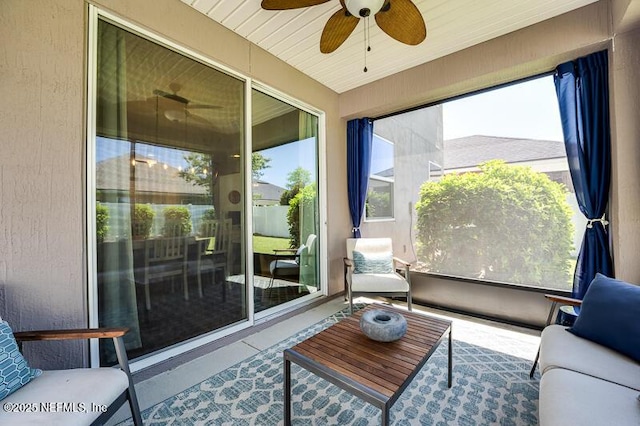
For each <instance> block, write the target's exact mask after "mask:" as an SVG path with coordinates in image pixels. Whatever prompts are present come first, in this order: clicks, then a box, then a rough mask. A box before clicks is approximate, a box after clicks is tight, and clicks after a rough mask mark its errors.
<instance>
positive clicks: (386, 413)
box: [381, 404, 390, 426]
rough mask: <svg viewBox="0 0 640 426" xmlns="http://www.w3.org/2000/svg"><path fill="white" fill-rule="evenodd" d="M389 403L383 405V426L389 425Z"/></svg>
mask: <svg viewBox="0 0 640 426" xmlns="http://www.w3.org/2000/svg"><path fill="white" fill-rule="evenodd" d="M389 408H390V407H389V404H384V407H382V422H381V423H382V426H389Z"/></svg>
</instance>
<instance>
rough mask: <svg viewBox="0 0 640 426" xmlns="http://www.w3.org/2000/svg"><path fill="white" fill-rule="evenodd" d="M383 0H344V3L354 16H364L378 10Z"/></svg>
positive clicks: (373, 13)
mask: <svg viewBox="0 0 640 426" xmlns="http://www.w3.org/2000/svg"><path fill="white" fill-rule="evenodd" d="M384 2H385V0H345V2H344V5H345V7H346V8H347V10H348V11H349V13H350V14H352V15H353V16H355V17H360V18H366V17H367V16H372V15H375V14H376V13H378V12H380V9H382V6H383V5H384Z"/></svg>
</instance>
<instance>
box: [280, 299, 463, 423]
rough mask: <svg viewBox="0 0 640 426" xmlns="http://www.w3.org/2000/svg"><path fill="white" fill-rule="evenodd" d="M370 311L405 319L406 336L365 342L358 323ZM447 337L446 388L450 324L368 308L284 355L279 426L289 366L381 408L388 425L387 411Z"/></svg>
mask: <svg viewBox="0 0 640 426" xmlns="http://www.w3.org/2000/svg"><path fill="white" fill-rule="evenodd" d="M369 309H383V310H389V311H395V312H400V313H401V314H402V315H403V316H404V317H405V318H406V319H407V334H405V335H404V337H402V338H401V339H400V340H397V341H395V342H389V343H382V342H375V341H373V340H371V339H369V338H368V337H366V336H365V335H364V334H363V333H362V331H360V317H361V316H362V313H363V312H364V311H365V310H369ZM447 335H448V336H447ZM446 337H448V338H449V359H448V385H449V387H451V376H452V348H453V346H452V340H451V321H446V320H442V319H439V318H434V317H431V316H427V315H422V314H416V313H412V312H406V311H400V310H398V309H395V308H392V307H388V306H383V305H371V306H369V307H367V308H366V309H364V310H361V311H359V312H357V313H356V314H354V315H353V316H352V317H349V318H346V319H343V320H342V321H340V322H338V323H336V324H334V325H332V326H331V327H329V328H327V329H326V330H323V331H321V332H320V333H318V334H316V335H315V336H312V337H310V338H309V339H307V340H305V341H304V342H301V343H298V344H297V345H296V346H294V347H293V348H290V349H285V350H284V354H283V356H284V424H285V425H290V424H291V363H292V362H295V363H296V364H298V365H300V366H301V367H302V368H305V369H307V370H309V371H310V372H312V373H314V374H316V375H317V376H319V377H322V378H323V379H325V380H327V381H329V382H331V383H333V384H334V385H336V386H338V387H340V388H342V389H344V390H346V391H347V392H350V393H351V394H353V395H355V396H357V397H359V398H362V399H363V400H365V401H367V402H369V403H370V404H372V405H374V406H376V407H378V408H380V409H381V410H382V424H383V425H388V424H389V409H390V408H391V406H392V405H393V403H394V402H395V401H396V400H397V399H398V397H399V396H400V395H401V394H402V392H403V391H404V390H405V388H406V387H407V386H408V385H409V383H411V380H413V378H414V377H415V375H416V374H418V372H419V371H420V369H421V368H422V366H424V364H425V363H426V362H427V360H428V359H429V357H430V356H431V355H432V354H433V353H434V352H435V350H436V348H437V347H438V345H439V344H440V343H441V342H442V340H443V339H445V338H446Z"/></svg>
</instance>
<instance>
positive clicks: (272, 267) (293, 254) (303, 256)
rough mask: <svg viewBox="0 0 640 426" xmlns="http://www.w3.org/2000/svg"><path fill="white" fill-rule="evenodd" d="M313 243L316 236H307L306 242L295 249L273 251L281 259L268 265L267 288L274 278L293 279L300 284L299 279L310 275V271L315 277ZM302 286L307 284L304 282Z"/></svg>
mask: <svg viewBox="0 0 640 426" xmlns="http://www.w3.org/2000/svg"><path fill="white" fill-rule="evenodd" d="M315 242H316V235H315V234H309V236H308V237H307V241H306V242H305V243H304V244H302V245H301V246H300V247H298V248H297V249H276V250H274V252H275V253H276V255H277V256H278V257H281V258H278V259H276V260H274V261H272V262H271V263H270V264H269V272H270V273H271V279H270V280H269V287H271V286H273V281H274V279H275V278H276V277H281V278H285V279H286V278H294V277H295V280H296V281H298V282H300V281H301V277H308V276H310V275H311V269H313V276H314V277H315ZM303 281H304V280H303ZM314 281H315V280H314ZM303 284H309V283H306V282H304V283H303Z"/></svg>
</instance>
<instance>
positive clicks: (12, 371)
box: [0, 321, 42, 399]
mask: <svg viewBox="0 0 640 426" xmlns="http://www.w3.org/2000/svg"><path fill="white" fill-rule="evenodd" d="M40 374H42V371H41V370H38V369H34V368H31V367H29V365H28V364H27V361H26V360H25V359H24V357H23V356H22V354H21V353H20V351H19V350H18V345H17V343H16V339H15V337H13V331H12V330H11V327H10V326H9V324H8V323H7V322H6V321H0V399H4V398H5V397H6V396H7V395H9V394H10V393H12V392H15V391H16V390H18V389H20V388H21V387H22V386H24V385H26V384H27V383H29V381H30V380H32V379H33V378H35V377H38V376H39V375H40Z"/></svg>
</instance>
